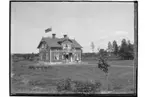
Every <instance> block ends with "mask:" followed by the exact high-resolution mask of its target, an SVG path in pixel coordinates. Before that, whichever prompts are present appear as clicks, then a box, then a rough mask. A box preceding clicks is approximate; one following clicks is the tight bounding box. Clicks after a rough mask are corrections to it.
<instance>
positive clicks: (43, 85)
mask: <svg viewBox="0 0 145 97" xmlns="http://www.w3.org/2000/svg"><path fill="white" fill-rule="evenodd" d="M88 63H89V64H88V65H83V64H81V65H77V64H76V65H62V66H58V65H57V66H47V67H48V68H47V69H30V68H29V67H30V65H32V64H36V63H35V62H32V61H20V62H14V63H12V77H11V93H29V92H31V93H57V89H56V86H57V83H58V81H59V80H61V79H66V78H70V79H72V80H78V81H90V82H94V81H97V82H100V83H101V84H102V86H101V91H105V90H106V89H107V86H109V91H115V92H119V93H121V92H131V93H133V92H134V90H135V88H134V86H135V81H134V79H135V75H134V68H133V61H132V60H128V61H127V60H125V61H122V60H121V61H110V62H109V64H110V65H111V67H110V69H109V82H108V83H109V85H107V81H106V79H105V74H104V72H102V71H101V70H100V69H98V67H97V64H96V63H95V61H94V63H92V64H91V63H90V62H88Z"/></svg>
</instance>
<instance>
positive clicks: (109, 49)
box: [108, 41, 113, 52]
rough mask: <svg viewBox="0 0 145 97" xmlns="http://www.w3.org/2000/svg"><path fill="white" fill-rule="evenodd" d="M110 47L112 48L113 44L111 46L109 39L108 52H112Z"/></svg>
mask: <svg viewBox="0 0 145 97" xmlns="http://www.w3.org/2000/svg"><path fill="white" fill-rule="evenodd" d="M112 48H113V46H112V44H111V42H110V41H109V42H108V52H112Z"/></svg>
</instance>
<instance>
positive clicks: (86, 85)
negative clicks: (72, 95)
mask: <svg viewBox="0 0 145 97" xmlns="http://www.w3.org/2000/svg"><path fill="white" fill-rule="evenodd" d="M100 86H101V83H100V82H95V83H91V82H88V81H87V82H83V81H72V80H71V79H70V78H67V79H66V80H64V79H63V80H61V81H59V82H58V84H57V90H58V92H62V91H68V92H77V93H80V92H81V93H92V92H93V93H94V92H99V91H100Z"/></svg>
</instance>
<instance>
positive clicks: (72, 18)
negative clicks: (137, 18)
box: [11, 2, 134, 53]
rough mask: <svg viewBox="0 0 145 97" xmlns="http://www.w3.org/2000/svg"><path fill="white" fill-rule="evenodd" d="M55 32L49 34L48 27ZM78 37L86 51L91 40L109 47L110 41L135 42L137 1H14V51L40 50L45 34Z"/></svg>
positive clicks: (89, 48)
mask: <svg viewBox="0 0 145 97" xmlns="http://www.w3.org/2000/svg"><path fill="white" fill-rule="evenodd" d="M49 27H52V31H51V32H49V33H45V29H47V28H49ZM52 33H55V34H56V37H60V38H61V37H63V35H64V34H67V35H68V37H69V38H72V39H75V40H76V41H77V42H78V43H79V44H80V45H81V46H82V47H83V48H82V49H83V52H90V51H91V42H93V43H94V45H95V52H97V49H98V48H103V49H106V48H107V45H108V42H109V41H111V42H112V41H113V40H116V41H117V43H118V44H119V45H120V44H121V40H122V39H123V38H125V39H127V40H130V41H131V43H133V42H134V4H133V3H131V2H128V3H125V2H124V3H123V2H12V4H11V52H12V53H32V52H33V53H37V52H38V49H37V46H38V44H39V42H40V40H41V39H42V37H47V36H52Z"/></svg>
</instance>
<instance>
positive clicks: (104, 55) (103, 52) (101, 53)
mask: <svg viewBox="0 0 145 97" xmlns="http://www.w3.org/2000/svg"><path fill="white" fill-rule="evenodd" d="M99 55H100V56H102V57H107V51H106V50H104V49H100V50H99Z"/></svg>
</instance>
